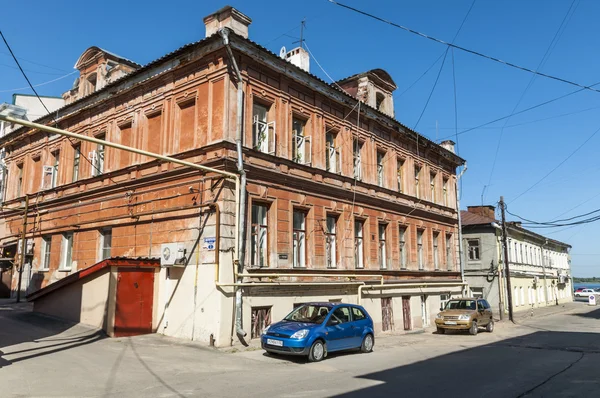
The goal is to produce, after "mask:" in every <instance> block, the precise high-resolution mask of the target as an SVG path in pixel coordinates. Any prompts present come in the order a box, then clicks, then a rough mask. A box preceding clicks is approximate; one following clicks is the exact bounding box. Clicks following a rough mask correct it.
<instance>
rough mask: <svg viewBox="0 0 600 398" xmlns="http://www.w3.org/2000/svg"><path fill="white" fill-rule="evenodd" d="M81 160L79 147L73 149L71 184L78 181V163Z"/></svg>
mask: <svg viewBox="0 0 600 398" xmlns="http://www.w3.org/2000/svg"><path fill="white" fill-rule="evenodd" d="M80 160H81V145H75V146H74V147H73V182H75V181H77V180H79V163H80Z"/></svg>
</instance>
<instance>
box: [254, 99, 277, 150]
mask: <svg viewBox="0 0 600 398" xmlns="http://www.w3.org/2000/svg"><path fill="white" fill-rule="evenodd" d="M258 108H260V109H258ZM257 110H260V111H264V117H261V113H262V112H260V113H259V112H257ZM275 139H276V133H275V121H272V122H269V107H268V106H266V105H263V104H260V103H254V104H253V105H252V148H253V149H255V150H257V151H260V152H263V153H268V154H270V155H274V154H275Z"/></svg>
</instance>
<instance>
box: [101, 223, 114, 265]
mask: <svg viewBox="0 0 600 398" xmlns="http://www.w3.org/2000/svg"><path fill="white" fill-rule="evenodd" d="M99 241H100V242H99V243H100V245H99V247H98V257H99V259H100V261H102V260H106V259H107V258H110V253H111V248H112V229H111V228H105V229H101V230H100V239H99Z"/></svg>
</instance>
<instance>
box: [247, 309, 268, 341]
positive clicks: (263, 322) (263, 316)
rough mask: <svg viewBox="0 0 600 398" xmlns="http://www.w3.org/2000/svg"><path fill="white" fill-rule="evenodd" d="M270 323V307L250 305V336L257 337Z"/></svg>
mask: <svg viewBox="0 0 600 398" xmlns="http://www.w3.org/2000/svg"><path fill="white" fill-rule="evenodd" d="M270 324H271V307H252V333H251V334H252V336H251V338H253V339H257V338H259V337H260V336H261V334H262V332H263V330H265V328H266V327H267V326H269V325H270Z"/></svg>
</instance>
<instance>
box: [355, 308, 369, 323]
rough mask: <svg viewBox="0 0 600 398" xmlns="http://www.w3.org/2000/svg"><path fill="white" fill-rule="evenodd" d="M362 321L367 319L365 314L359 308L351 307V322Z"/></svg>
mask: <svg viewBox="0 0 600 398" xmlns="http://www.w3.org/2000/svg"><path fill="white" fill-rule="evenodd" d="M363 319H367V316H366V315H365V313H364V312H363V311H362V310H361V309H360V308H357V307H352V320H353V321H362V320H363Z"/></svg>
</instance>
